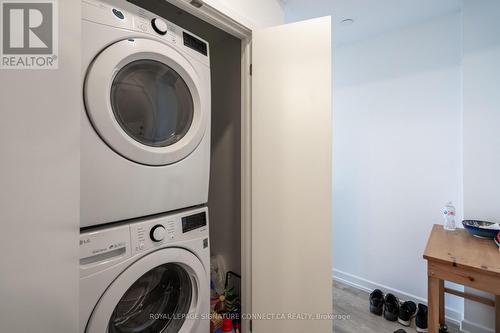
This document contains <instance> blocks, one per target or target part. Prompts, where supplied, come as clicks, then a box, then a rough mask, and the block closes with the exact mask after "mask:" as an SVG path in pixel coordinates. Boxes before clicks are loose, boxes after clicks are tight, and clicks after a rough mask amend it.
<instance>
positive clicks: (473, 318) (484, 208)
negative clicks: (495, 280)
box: [463, 0, 500, 332]
mask: <svg viewBox="0 0 500 333" xmlns="http://www.w3.org/2000/svg"><path fill="white" fill-rule="evenodd" d="M499 17H500V2H499V1H497V0H482V1H474V0H466V1H465V2H464V9H463V19H464V59H463V82H464V90H463V106H464V129H463V131H464V137H463V140H464V159H463V163H464V204H465V205H464V214H465V217H466V218H474V219H484V220H492V221H500V205H499V204H498V200H499V197H500V176H499V173H498V171H499V170H500V135H499V126H500V93H499V89H500V20H499ZM474 323H479V324H481V325H482V326H484V327H485V328H489V331H490V332H493V331H494V329H493V327H494V315H493V309H492V308H489V307H486V306H483V305H479V304H477V303H474V302H469V301H466V302H465V321H464V324H465V325H466V326H467V328H469V331H471V332H483V331H484V332H486V331H487V330H485V329H482V328H480V327H477V326H474ZM471 325H472V326H471Z"/></svg>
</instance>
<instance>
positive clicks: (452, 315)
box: [333, 269, 490, 333]
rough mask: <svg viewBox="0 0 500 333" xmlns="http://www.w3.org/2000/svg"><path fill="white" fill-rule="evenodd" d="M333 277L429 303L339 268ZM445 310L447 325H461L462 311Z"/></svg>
mask: <svg viewBox="0 0 500 333" xmlns="http://www.w3.org/2000/svg"><path fill="white" fill-rule="evenodd" d="M333 279H334V280H335V281H338V282H340V283H343V284H346V285H348V286H351V287H353V288H356V289H360V290H363V291H366V292H368V293H371V292H372V291H373V290H374V289H380V290H382V291H384V292H385V293H391V294H394V295H395V296H396V297H398V298H399V299H404V300H410V301H413V302H415V303H423V304H427V300H426V299H424V298H422V297H418V296H415V295H411V294H409V293H406V292H404V291H401V290H397V289H394V288H391V287H388V286H385V285H382V284H380V283H376V282H373V281H369V280H366V279H364V278H361V277H359V276H355V275H353V274H350V273H346V272H342V271H339V270H337V269H333ZM445 311H446V322H447V325H448V326H450V327H456V328H459V327H461V323H462V313H460V312H459V311H456V310H455V309H452V308H446V310H445ZM470 332H474V333H482V332H483V331H476V330H472V331H470ZM484 332H487V333H490V331H484Z"/></svg>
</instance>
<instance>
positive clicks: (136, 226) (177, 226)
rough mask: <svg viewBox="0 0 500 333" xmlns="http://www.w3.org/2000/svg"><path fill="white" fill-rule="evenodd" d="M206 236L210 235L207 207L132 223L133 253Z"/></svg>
mask: <svg viewBox="0 0 500 333" xmlns="http://www.w3.org/2000/svg"><path fill="white" fill-rule="evenodd" d="M204 236H206V237H208V211H207V209H206V208H200V209H196V210H191V211H189V212H179V213H176V214H171V215H160V216H157V217H154V218H148V219H143V220H140V221H138V222H135V223H132V224H130V238H131V250H132V255H134V254H136V253H139V252H143V251H148V250H151V249H154V248H156V247H160V246H164V245H165V244H168V243H172V242H177V241H183V240H187V239H193V238H198V237H204Z"/></svg>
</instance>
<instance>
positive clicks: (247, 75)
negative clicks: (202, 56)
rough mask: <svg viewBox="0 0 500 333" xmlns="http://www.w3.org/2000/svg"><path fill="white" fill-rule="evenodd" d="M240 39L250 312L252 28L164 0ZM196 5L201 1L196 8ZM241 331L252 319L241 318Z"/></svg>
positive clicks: (244, 271) (245, 300) (245, 286)
mask: <svg viewBox="0 0 500 333" xmlns="http://www.w3.org/2000/svg"><path fill="white" fill-rule="evenodd" d="M167 1H168V2H169V3H171V4H172V5H174V6H176V7H178V8H180V9H183V10H185V11H186V12H188V13H190V14H192V15H194V16H196V17H198V18H199V19H201V20H203V21H205V22H207V23H209V24H212V25H214V26H215V27H217V28H219V29H221V30H223V31H225V32H227V33H229V34H231V35H233V36H234V37H236V38H238V39H240V40H241V298H242V301H241V312H242V313H243V314H250V313H252V299H251V297H252V278H251V277H252V187H251V185H252V122H251V120H252V73H251V71H252V29H251V28H250V27H247V26H245V25H243V24H241V23H239V22H237V21H236V20H235V19H233V18H231V17H229V16H228V15H226V14H224V13H222V12H220V11H219V10H217V9H216V8H213V7H211V6H210V5H207V4H206V3H204V2H203V0H192V1H189V2H188V1H186V0H167ZM196 4H202V6H201V7H197V6H196ZM241 325H242V329H243V331H244V332H250V331H251V322H250V320H248V319H245V318H242V320H241Z"/></svg>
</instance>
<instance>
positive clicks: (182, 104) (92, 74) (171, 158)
mask: <svg viewBox="0 0 500 333" xmlns="http://www.w3.org/2000/svg"><path fill="white" fill-rule="evenodd" d="M200 80H203V77H202V76H200V75H199V73H197V71H196V70H195V67H193V65H192V64H191V62H190V61H189V60H188V58H186V56H184V55H183V54H182V53H180V52H179V51H177V50H176V49H174V48H173V47H171V46H169V45H168V44H164V43H162V42H159V41H155V40H150V39H144V38H136V39H127V40H122V41H119V42H117V43H114V44H112V45H110V46H109V47H107V48H106V49H104V50H103V51H102V52H101V53H100V54H99V55H98V56H97V57H96V58H95V59H94V61H93V63H92V64H91V66H90V67H89V70H88V72H87V76H86V80H85V86H84V100H85V107H86V110H87V114H88V116H89V118H90V121H91V122H92V125H93V127H94V129H95V130H96V131H97V133H98V134H99V136H100V137H101V138H102V139H103V140H104V141H105V142H106V143H107V145H108V146H109V147H110V148H111V149H113V150H114V151H115V152H117V153H118V154H120V155H122V156H123V157H125V158H127V159H129V160H131V161H134V162H137V163H141V164H146V165H154V166H159V165H167V164H172V163H175V162H178V161H180V160H182V159H183V158H185V157H186V156H188V155H189V154H190V153H191V152H193V150H194V149H195V148H196V147H197V146H198V144H199V143H200V141H201V140H202V138H203V135H204V133H205V130H206V128H207V124H208V121H209V117H210V114H209V113H210V111H209V107H210V105H209V101H207V100H205V99H206V98H207V97H206V95H207V94H206V93H205V90H206V89H209V88H207V87H205V86H208V85H209V82H200ZM204 80H205V81H207V80H209V79H206V78H205V79H204ZM202 89H205V90H202Z"/></svg>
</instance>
